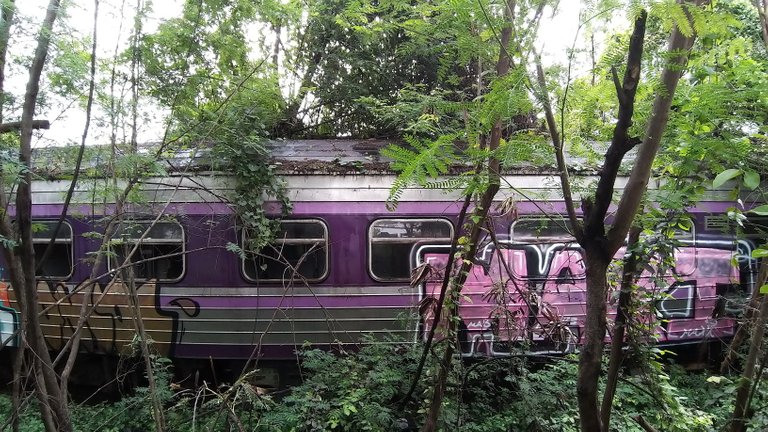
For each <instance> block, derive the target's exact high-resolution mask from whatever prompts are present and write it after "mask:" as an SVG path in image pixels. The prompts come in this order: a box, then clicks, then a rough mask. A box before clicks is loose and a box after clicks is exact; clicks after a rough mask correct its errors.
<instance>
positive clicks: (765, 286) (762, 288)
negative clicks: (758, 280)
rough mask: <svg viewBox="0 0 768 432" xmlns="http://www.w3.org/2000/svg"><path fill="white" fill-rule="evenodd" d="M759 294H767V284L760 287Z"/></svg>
mask: <svg viewBox="0 0 768 432" xmlns="http://www.w3.org/2000/svg"><path fill="white" fill-rule="evenodd" d="M760 294H768V284H765V285H763V286H761V287H760Z"/></svg>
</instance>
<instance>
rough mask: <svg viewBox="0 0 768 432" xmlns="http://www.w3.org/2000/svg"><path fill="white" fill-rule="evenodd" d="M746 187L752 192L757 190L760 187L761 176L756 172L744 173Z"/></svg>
mask: <svg viewBox="0 0 768 432" xmlns="http://www.w3.org/2000/svg"><path fill="white" fill-rule="evenodd" d="M744 186H746V187H747V188H749V189H750V190H755V189H757V187H758V186H760V174H758V173H756V172H755V171H746V172H744Z"/></svg>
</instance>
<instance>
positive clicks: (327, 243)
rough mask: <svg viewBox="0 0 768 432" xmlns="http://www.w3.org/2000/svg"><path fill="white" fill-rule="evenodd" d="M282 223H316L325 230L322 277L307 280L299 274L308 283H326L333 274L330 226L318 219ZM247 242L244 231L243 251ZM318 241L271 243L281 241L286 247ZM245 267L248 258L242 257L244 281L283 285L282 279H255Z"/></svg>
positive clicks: (241, 236)
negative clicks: (331, 273) (287, 245)
mask: <svg viewBox="0 0 768 432" xmlns="http://www.w3.org/2000/svg"><path fill="white" fill-rule="evenodd" d="M280 223H281V224H283V223H300V224H301V223H303V224H310V223H315V224H319V225H320V226H321V227H322V229H323V238H322V241H323V243H322V245H321V248H322V249H324V250H325V253H324V254H323V257H324V258H325V269H324V271H323V273H322V274H321V275H320V276H318V277H316V278H307V277H304V276H303V275H301V274H300V273H299V275H300V276H301V277H302V278H303V280H304V281H305V282H307V283H312V284H316V283H320V282H322V281H324V280H325V279H326V278H327V277H328V275H329V274H330V272H331V256H330V236H329V232H328V224H327V223H326V222H325V221H324V220H322V219H318V218H307V219H283V220H281V221H280ZM245 240H246V232H245V230H242V231H241V232H240V247H241V248H242V249H243V251H245V250H246V248H245ZM285 240H293V241H289V242H285ZM317 240H319V239H318V238H312V237H307V238H296V239H283V240H277V239H275V240H273V241H271V242H270V243H276V242H278V241H280V242H281V243H282V244H283V245H285V244H286V243H287V244H310V243H312V242H315V243H317ZM245 265H246V258H242V257H241V258H240V273H241V275H242V276H243V279H245V280H246V281H248V282H250V283H255V284H262V283H264V284H275V283H282V282H283V280H284V279H282V278H280V279H275V278H271V279H266V278H255V277H253V275H249V274H248V272H247V271H246V267H245Z"/></svg>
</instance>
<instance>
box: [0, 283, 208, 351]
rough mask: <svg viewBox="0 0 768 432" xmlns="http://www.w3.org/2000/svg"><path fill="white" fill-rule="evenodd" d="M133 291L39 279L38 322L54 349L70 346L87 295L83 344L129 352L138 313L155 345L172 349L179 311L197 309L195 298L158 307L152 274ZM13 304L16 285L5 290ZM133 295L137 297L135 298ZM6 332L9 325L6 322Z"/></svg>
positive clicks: (115, 285) (119, 286) (113, 285)
mask: <svg viewBox="0 0 768 432" xmlns="http://www.w3.org/2000/svg"><path fill="white" fill-rule="evenodd" d="M135 289H136V291H135V296H132V295H131V293H130V290H129V288H128V285H126V284H123V283H119V282H116V283H108V284H104V283H99V282H96V283H94V284H93V285H92V286H89V282H83V283H81V284H78V285H69V284H65V283H63V282H56V281H39V282H38V286H37V290H38V298H39V303H40V311H41V314H40V325H41V327H42V329H43V334H44V335H45V339H46V342H47V343H48V346H49V347H50V348H51V349H52V350H60V349H62V348H64V347H65V346H66V344H67V343H68V341H69V339H70V338H71V336H72V335H73V334H74V332H75V329H76V328H77V326H78V321H79V318H80V315H81V310H82V305H83V299H84V297H86V296H88V298H87V300H86V308H87V309H86V316H87V319H86V320H85V322H84V324H83V326H82V331H81V342H80V350H81V351H84V352H90V353H98V354H126V353H130V352H131V350H132V349H133V348H134V347H135V345H134V343H135V341H137V340H138V338H137V334H138V331H137V321H136V320H137V319H139V318H140V319H141V320H142V321H143V323H144V330H145V332H146V335H147V339H148V340H150V341H151V345H152V349H153V350H154V351H155V352H157V353H159V354H162V355H169V354H170V353H171V351H172V346H173V343H174V341H175V340H176V339H178V335H177V333H179V331H180V329H179V322H178V321H179V320H178V313H179V311H183V312H185V313H187V314H188V315H189V314H193V315H194V314H196V312H195V311H199V306H198V305H197V303H196V302H195V301H194V300H192V299H187V298H174V299H172V300H170V302H169V303H170V304H171V305H175V306H177V307H176V308H175V310H163V309H162V308H160V307H159V294H160V293H159V290H160V284H158V283H157V282H155V281H153V280H150V281H145V282H137V283H136V285H135ZM6 292H8V293H9V294H10V295H9V296H8V300H9V302H8V304H9V308H8V309H10V310H14V309H17V308H18V304H17V303H16V299H15V297H14V294H13V290H7V291H6ZM132 297H133V298H132ZM3 331H4V333H3V335H5V333H6V332H7V331H10V328H9V330H5V325H4V327H3Z"/></svg>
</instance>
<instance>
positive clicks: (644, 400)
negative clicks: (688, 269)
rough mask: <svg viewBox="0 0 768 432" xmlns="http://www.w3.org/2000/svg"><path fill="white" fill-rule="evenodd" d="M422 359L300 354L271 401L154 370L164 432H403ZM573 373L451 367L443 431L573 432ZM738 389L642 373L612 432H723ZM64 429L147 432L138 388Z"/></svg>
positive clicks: (635, 375) (521, 362)
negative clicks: (297, 379) (191, 384)
mask: <svg viewBox="0 0 768 432" xmlns="http://www.w3.org/2000/svg"><path fill="white" fill-rule="evenodd" d="M369 342H370V341H369ZM421 349H422V346H421V345H418V344H413V343H405V342H398V341H391V340H390V341H386V342H385V343H376V344H369V345H366V346H364V348H362V349H361V350H360V351H357V352H354V353H349V352H346V353H341V354H339V353H336V354H333V353H328V352H324V351H319V350H307V351H304V352H303V353H302V359H303V361H302V373H303V377H304V379H303V382H302V383H301V384H299V385H296V386H294V387H292V388H291V389H290V390H289V391H287V392H286V393H284V394H278V395H277V396H273V395H270V394H263V392H262V391H261V389H259V388H258V387H256V386H255V385H253V384H251V382H252V379H251V378H252V376H251V375H252V374H246V375H244V376H242V377H241V378H240V379H238V380H237V381H236V382H234V383H231V384H229V385H222V386H219V387H216V388H214V387H210V386H209V385H206V384H203V385H202V386H200V387H199V388H196V389H182V388H179V387H178V386H177V385H175V384H173V383H172V382H171V373H170V369H169V363H168V362H167V361H166V360H162V359H158V360H157V361H156V362H155V363H156V364H155V367H156V368H157V369H158V371H157V379H158V380H159V381H160V383H161V384H160V383H159V385H158V387H159V388H161V389H162V390H160V391H161V392H162V394H161V397H162V399H163V401H164V405H165V407H166V417H167V424H168V430H172V431H220V430H235V431H325V430H333V431H405V430H416V429H417V428H418V426H419V425H420V421H421V419H422V418H423V416H424V412H425V409H426V402H427V400H428V398H429V395H430V385H431V383H432V379H433V377H432V376H430V375H429V373H427V374H425V375H424V376H423V377H422V378H421V379H420V380H419V382H418V383H417V385H416V391H415V392H414V395H413V397H412V398H410V399H409V400H404V397H405V395H406V392H407V390H408V388H409V387H410V384H411V380H412V379H413V375H414V372H415V370H416V364H417V361H418V358H419V355H420V350H421ZM436 349H437V350H439V349H440V347H439V346H438V347H437V348H436ZM431 357H432V358H437V356H431ZM428 366H429V365H428ZM577 369H578V365H577V361H576V359H575V358H572V357H564V358H559V359H554V360H551V361H548V362H546V363H531V362H530V361H529V360H527V359H525V358H505V359H480V360H473V361H471V362H466V361H459V360H456V361H455V362H454V364H453V369H452V370H453V373H452V375H451V379H450V380H449V383H448V389H447V391H446V395H447V397H446V398H445V401H444V406H443V410H442V417H441V419H440V420H441V425H442V430H461V431H469V432H481V431H482V432H484V431H488V432H490V431H531V432H535V431H540V432H545V431H553V432H554V431H558V432H559V431H565V432H568V431H577V430H578V408H577V403H576V390H575V389H576V376H577ZM425 370H427V371H429V370H433V368H431V367H427V368H426V369H425ZM734 389H735V382H734V380H733V379H731V378H729V377H722V376H716V375H710V374H707V373H690V372H686V371H684V370H683V369H682V368H679V367H670V366H664V365H662V364H661V363H659V362H656V361H646V362H644V363H642V367H639V368H638V369H637V370H633V371H632V373H627V374H625V375H624V376H623V378H622V380H621V381H620V383H619V386H618V390H617V393H616V398H615V403H614V409H613V415H612V429H613V430H617V431H631V432H634V431H638V432H639V431H642V430H643V429H642V428H641V427H640V426H639V424H638V422H637V417H638V416H642V417H643V418H644V419H645V420H647V421H648V423H650V424H652V425H654V426H655V427H656V428H657V430H659V431H669V432H677V431H701V432H704V431H717V430H721V428H722V427H723V426H724V422H725V420H727V419H728V417H729V415H730V413H731V412H732V409H733V407H732V400H733V395H734ZM766 401H768V395H767V394H766V392H765V391H763V390H758V392H757V393H756V394H755V396H754V400H753V406H757V407H760V406H765V404H766ZM10 412H11V400H10V397H9V396H8V395H0V418H1V417H2V416H4V415H5V416H6V418H4V419H2V420H3V423H4V422H6V421H7V420H8V418H7V415H8V414H3V413H10ZM37 413H38V411H37V410H36V409H35V407H34V402H30V405H28V406H27V408H26V409H25V410H24V412H23V413H22V416H21V422H20V429H19V430H20V431H23V432H31V431H38V430H39V431H42V430H44V428H43V425H42V422H41V421H40V419H39V417H38V414H37ZM72 417H73V421H74V424H75V428H76V430H88V431H115V432H132V431H147V430H152V429H153V427H154V423H153V420H152V413H151V403H150V398H149V395H148V391H147V389H146V388H138V389H136V390H135V391H133V392H132V393H131V394H130V395H126V396H124V397H123V398H122V399H121V400H119V401H117V402H113V403H100V404H96V405H88V406H82V405H74V406H73V408H72ZM766 427H768V416H766V415H763V414H762V413H761V412H759V411H758V412H756V413H755V415H754V416H753V418H752V420H751V425H750V430H765V429H766Z"/></svg>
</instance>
